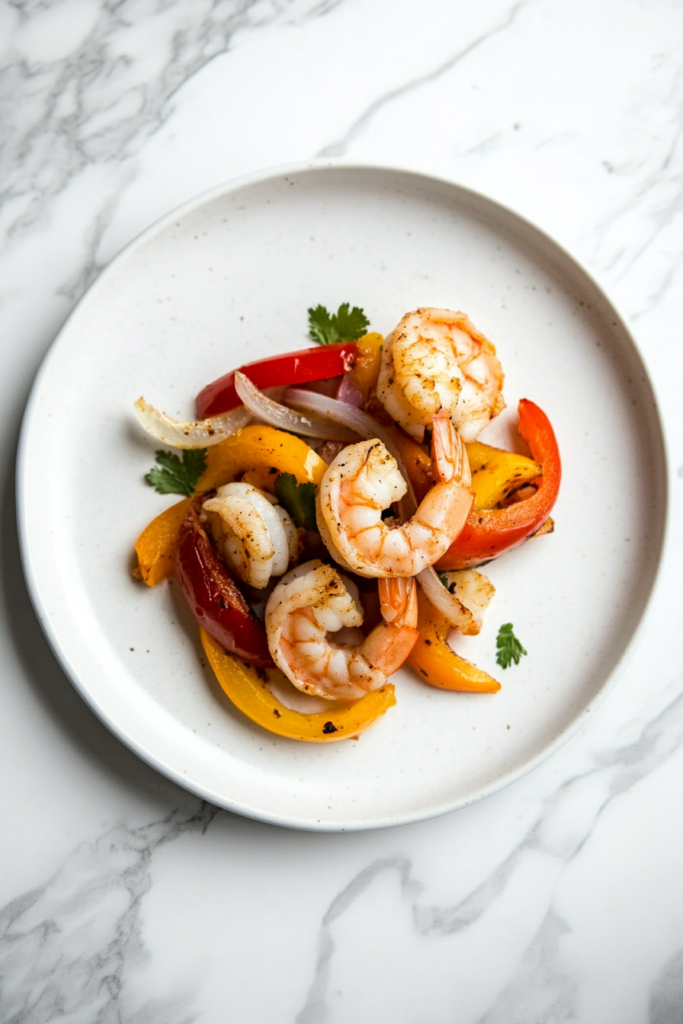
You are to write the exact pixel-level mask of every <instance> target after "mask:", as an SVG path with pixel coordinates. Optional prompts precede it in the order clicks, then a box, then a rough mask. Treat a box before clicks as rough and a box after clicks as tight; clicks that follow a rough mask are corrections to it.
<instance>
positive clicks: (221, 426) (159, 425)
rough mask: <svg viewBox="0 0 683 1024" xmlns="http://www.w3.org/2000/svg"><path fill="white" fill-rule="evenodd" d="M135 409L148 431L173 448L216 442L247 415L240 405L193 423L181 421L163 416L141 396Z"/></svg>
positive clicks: (233, 430)
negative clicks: (219, 414)
mask: <svg viewBox="0 0 683 1024" xmlns="http://www.w3.org/2000/svg"><path fill="white" fill-rule="evenodd" d="M135 412H136V413H137V417H138V420H139V421H140V423H141V425H142V426H143V427H144V428H145V430H146V431H147V433H148V434H151V435H152V437H156V438H157V439H158V440H159V441H163V443H164V444H170V445H173V447H174V448H209V447H211V445H214V444H220V442H221V441H225V439H226V437H231V436H232V435H233V434H235V433H237V431H238V430H241V429H242V427H245V426H246V425H247V423H248V422H249V420H250V419H251V413H250V412H249V410H248V409H245V408H244V406H243V405H240V406H239V407H238V408H237V409H231V410H230V412H225V413H223V414H222V415H221V416H210V417H209V418H208V419H206V420H199V421H198V422H195V423H183V422H182V420H174V419H172V418H171V417H170V416H167V415H166V413H165V412H159V410H158V409H155V408H154V406H153V405H150V404H149V403H148V402H146V401H145V400H144V398H138V400H137V402H136V403H135Z"/></svg>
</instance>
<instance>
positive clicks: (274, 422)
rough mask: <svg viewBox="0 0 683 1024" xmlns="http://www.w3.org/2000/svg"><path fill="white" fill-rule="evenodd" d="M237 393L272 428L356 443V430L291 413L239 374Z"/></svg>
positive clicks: (237, 376) (236, 374) (327, 420)
mask: <svg viewBox="0 0 683 1024" xmlns="http://www.w3.org/2000/svg"><path fill="white" fill-rule="evenodd" d="M235 391H236V392H237V394H238V395H239V396H240V398H241V399H242V401H243V402H244V404H245V406H246V407H247V409H249V411H250V412H252V413H253V415H254V416H258V418H259V419H260V420H263V422H264V423H269V424H270V426H272V427H278V428H279V429H280V430H289V431H291V432H292V433H294V434H302V435H303V436H304V437H325V438H329V439H330V440H333V441H349V442H351V441H355V440H356V432H354V431H353V430H352V429H348V428H345V427H341V426H338V425H337V423H334V422H332V423H331V422H330V420H329V419H321V418H320V417H318V416H316V417H312V416H302V415H301V413H298V412H294V410H293V409H288V408H287V406H286V405H280V403H279V402H274V401H273V400H272V398H268V396H267V395H265V394H264V393H263V391H261V390H260V389H259V388H257V387H256V385H255V384H253V383H252V382H251V381H250V380H249V378H248V377H247V376H246V375H245V374H243V373H240V372H239V370H238V371H237V372H236V373H235ZM306 393H307V392H306ZM317 397H321V396H320V395H318V396H317ZM323 401H327V402H329V401H332V399H326V398H323Z"/></svg>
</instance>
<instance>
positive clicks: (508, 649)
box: [496, 622, 527, 668]
mask: <svg viewBox="0 0 683 1024" xmlns="http://www.w3.org/2000/svg"><path fill="white" fill-rule="evenodd" d="M496 648H497V652H498V653H497V654H496V661H497V662H498V664H499V665H500V667H501V668H509V667H510V665H511V664H512V662H513V661H514V663H515V665H519V659H520V658H521V657H522V655H523V654H526V653H527V651H526V650H525V649H524V647H522V645H521V643H520V642H519V640H518V639H517V637H516V636H515V634H514V633H513V631H512V623H511V622H506V623H505V625H504V626H501V627H500V629H499V630H498V637H497V639H496Z"/></svg>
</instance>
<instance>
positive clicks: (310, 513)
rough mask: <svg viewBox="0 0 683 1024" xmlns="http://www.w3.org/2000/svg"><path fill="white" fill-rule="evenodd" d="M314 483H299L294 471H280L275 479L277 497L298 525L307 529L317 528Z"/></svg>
mask: <svg viewBox="0 0 683 1024" xmlns="http://www.w3.org/2000/svg"><path fill="white" fill-rule="evenodd" d="M315 492H316V486H315V484H314V483H310V482H309V483H304V484H298V483H297V482H296V477H295V476H294V474H293V473H280V474H279V475H278V476H277V477H276V479H275V497H276V498H277V500H278V501H279V502H280V504H281V505H282V507H283V508H285V509H286V510H287V511H288V512H289V514H290V516H291V517H292V519H293V520H294V523H295V525H296V526H303V528H304V529H305V530H315V529H317V526H316V520H315Z"/></svg>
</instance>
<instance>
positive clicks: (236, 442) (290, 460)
mask: <svg viewBox="0 0 683 1024" xmlns="http://www.w3.org/2000/svg"><path fill="white" fill-rule="evenodd" d="M326 469H327V465H326V463H325V462H323V460H322V459H321V458H320V456H319V455H318V454H317V453H316V452H314V451H313V449H312V448H309V446H308V445H307V444H306V442H305V441H302V440H301V439H300V438H298V437H295V436H294V435H293V434H288V433H287V432H286V431H284V430H277V429H276V428H275V427H268V426H256V425H254V424H252V425H250V426H248V427H243V428H242V429H241V430H239V431H238V432H237V433H236V434H233V436H232V437H228V438H227V439H226V440H225V441H221V443H220V444H217V445H214V446H213V448H209V451H208V454H207V457H206V469H205V470H204V473H203V474H202V476H201V477H200V479H199V482H198V484H197V493H198V492H199V491H212V490H213V489H214V488H215V487H220V486H221V484H227V483H231V482H232V481H233V480H234V479H235V477H236V476H238V475H240V474H242V473H245V471H247V470H248V471H249V478H248V482H249V483H252V484H254V486H257V487H261V488H262V489H263V490H265V491H269V492H270V493H271V494H272V493H274V486H275V477H276V476H277V475H278V473H292V474H293V475H294V476H295V477H296V481H297V483H300V484H303V483H306V482H308V481H312V482H313V483H315V484H318V483H320V481H321V480H322V476H323V473H324V472H325V470H326ZM257 481H258V483H257Z"/></svg>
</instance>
